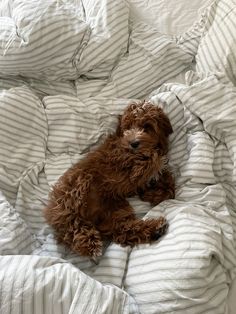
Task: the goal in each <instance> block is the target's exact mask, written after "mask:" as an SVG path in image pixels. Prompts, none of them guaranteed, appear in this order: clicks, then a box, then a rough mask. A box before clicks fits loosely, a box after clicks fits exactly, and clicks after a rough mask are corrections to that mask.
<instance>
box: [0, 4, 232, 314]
mask: <svg viewBox="0 0 236 314" xmlns="http://www.w3.org/2000/svg"><path fill="white" fill-rule="evenodd" d="M217 3H219V6H217V5H216V6H215V7H214V6H212V7H210V8H209V9H208V10H207V11H206V12H205V14H204V15H203V17H202V18H201V20H200V21H199V22H198V24H197V26H195V27H194V28H193V29H191V30H189V32H187V33H186V34H182V35H181V36H178V37H172V36H167V35H165V34H161V33H159V32H158V31H157V30H156V29H154V28H152V27H150V26H148V25H146V24H144V23H137V22H133V21H132V20H131V19H130V15H129V6H128V4H127V2H126V1H121V0H116V1H114V0H113V1H111V0H103V1H72V0H71V1H69V2H68V1H62V0H61V1H54V0H50V1H35V2H34V1H23V0H18V1H10V0H9V1H5V0H4V1H3V2H2V4H1V7H0V8H1V12H2V16H3V17H2V18H1V26H0V27H1V28H3V29H4V32H1V35H0V36H1V37H0V42H1V45H0V48H1V53H0V76H1V78H0V87H1V90H0V121H1V123H0V142H1V145H0V152H1V153H0V189H1V191H2V192H1V194H0V215H1V219H0V264H1V267H0V285H1V289H0V295H1V298H0V300H1V301H0V302H1V303H0V309H1V313H13V314H14V313H19V312H20V313H24V314H25V313H26V314H27V313H29V314H32V313H37V314H38V313H56V314H58V313H99V314H100V313H175V312H179V313H205V312H206V313H222V314H223V313H225V312H226V310H227V307H226V298H227V294H228V290H229V284H230V282H231V280H232V279H233V278H234V277H235V266H236V265H235V264H236V256H235V254H236V251H235V231H236V211H235V208H236V190H235V180H236V165H235V163H236V155H235V154H236V134H235V121H236V109H235V108H236V107H235V100H234V99H236V89H235V85H234V84H233V83H234V82H233V81H232V80H231V77H230V76H228V75H226V73H225V71H223V70H222V69H224V65H223V66H222V68H220V69H219V68H217V69H214V68H213V67H211V69H210V70H209V71H207V72H204V71H203V69H202V68H200V66H199V64H198V63H197V65H196V69H197V71H193V70H190V71H188V70H189V69H190V68H192V63H193V61H194V60H195V56H196V55H197V53H198V55H199V56H200V55H201V54H200V51H199V50H198V49H200V48H201V46H199V43H200V42H201V38H202V36H201V33H203V32H204V30H205V25H208V24H207V21H209V16H212V14H210V13H209V12H213V11H212V10H215V8H217V10H218V11H217V12H221V10H220V8H222V3H223V4H224V5H223V8H224V9H225V6H226V5H225V3H226V4H227V7H229V6H230V4H231V3H232V1H230V0H228V1H226V0H225V1H217ZM36 4H37V6H36ZM34 17H37V18H34ZM13 30H14V31H13ZM41 30H42V31H41ZM9 34H11V35H9ZM47 37H48V38H50V40H49V41H47V40H46V38H47ZM199 47H200V48H199ZM38 48H40V50H39V51H38ZM54 48H56V49H54ZM26 56H27V57H26ZM198 60H199V59H198V58H196V62H198ZM201 62H202V61H201ZM227 69H228V68H227ZM230 69H231V68H230ZM186 71H187V72H186ZM183 72H186V75H185V80H184V82H183V83H182V84H178V83H175V82H172V83H168V81H172V80H174V78H175V76H176V75H178V74H179V73H183ZM142 97H146V98H147V99H150V100H151V101H152V102H153V103H154V104H156V105H158V106H161V107H162V108H163V110H164V111H165V112H166V114H167V115H168V116H169V118H170V121H171V123H172V126H173V130H174V132H173V134H172V135H171V137H170V151H169V159H170V165H171V167H172V170H173V173H174V175H175V177H176V186H177V191H176V198H175V199H174V200H167V201H164V202H162V203H161V204H159V205H158V206H155V207H153V208H152V207H151V206H150V205H149V204H147V203H144V202H141V201H140V200H138V199H136V198H133V199H130V203H131V204H132V205H133V206H134V208H135V210H136V212H137V214H138V215H140V216H143V217H144V219H146V218H147V217H158V216H159V215H164V216H166V218H167V219H168V221H169V230H168V232H167V234H166V235H165V236H163V237H162V238H161V239H160V240H159V241H157V242H155V243H153V244H151V245H149V244H146V245H140V246H138V247H136V248H133V249H130V248H129V247H127V248H123V247H120V246H118V245H116V244H110V245H109V246H108V248H107V249H106V251H105V252H104V255H103V256H102V257H101V259H100V261H99V264H98V265H95V264H94V263H93V262H91V261H90V260H89V259H87V258H84V257H81V256H78V255H76V254H72V253H71V252H69V251H68V250H67V249H66V248H65V247H63V246H61V245H58V244H57V243H56V241H55V239H54V236H53V230H52V229H51V228H50V227H49V226H48V225H47V224H46V223H45V220H44V217H43V215H42V209H43V207H44V206H45V204H46V203H47V197H48V192H49V190H50V188H51V187H52V185H53V184H54V183H55V182H56V180H57V179H58V178H59V176H60V175H62V174H63V172H64V171H65V170H66V169H68V167H70V166H71V165H73V164H74V163H75V162H77V161H78V160H80V159H81V158H83V157H84V156H86V153H87V152H88V151H89V150H90V149H93V147H95V146H96V145H97V144H99V143H100V142H101V141H102V140H103V138H104V137H105V136H106V135H107V134H109V133H111V132H112V131H113V130H114V129H115V127H116V124H117V116H118V115H119V114H122V112H123V110H124V108H125V106H126V105H127V104H128V103H129V102H130V101H131V100H135V99H137V98H142Z"/></svg>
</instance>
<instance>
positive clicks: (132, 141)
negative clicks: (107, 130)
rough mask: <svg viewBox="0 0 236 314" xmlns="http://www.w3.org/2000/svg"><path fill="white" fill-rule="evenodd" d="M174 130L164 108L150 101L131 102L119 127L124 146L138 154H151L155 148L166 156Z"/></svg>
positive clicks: (118, 132) (121, 118) (161, 154)
mask: <svg viewBox="0 0 236 314" xmlns="http://www.w3.org/2000/svg"><path fill="white" fill-rule="evenodd" d="M172 132H173V130H172V127H171V124H170V121H169V119H168V117H167V116H166V115H165V114H164V112H163V110H162V109H161V108H158V107H157V106H155V105H153V104H151V103H150V102H143V103H132V104H130V105H129V106H128V107H127V109H126V110H125V112H124V114H123V115H122V116H121V117H120V121H119V125H118V128H117V135H119V136H120V138H121V143H122V146H123V147H125V148H127V149H129V150H130V152H132V153H134V154H138V155H141V154H143V155H149V154H150V153H151V152H153V151H154V150H155V151H156V152H158V155H160V156H165V155H166V154H167V151H168V137H169V135H170V134H171V133H172Z"/></svg>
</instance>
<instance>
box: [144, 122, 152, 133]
mask: <svg viewBox="0 0 236 314" xmlns="http://www.w3.org/2000/svg"><path fill="white" fill-rule="evenodd" d="M143 129H144V131H146V132H147V131H150V130H151V129H152V125H151V124H150V123H145V124H144V125H143Z"/></svg>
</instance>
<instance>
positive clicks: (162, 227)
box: [152, 217, 169, 241]
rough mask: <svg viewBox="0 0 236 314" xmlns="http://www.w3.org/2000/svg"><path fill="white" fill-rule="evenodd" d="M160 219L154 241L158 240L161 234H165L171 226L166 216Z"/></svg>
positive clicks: (153, 237) (153, 236)
mask: <svg viewBox="0 0 236 314" xmlns="http://www.w3.org/2000/svg"><path fill="white" fill-rule="evenodd" d="M158 221H159V224H158V225H157V227H156V231H155V233H154V234H153V235H152V240H153V241H156V240H158V239H159V238H160V237H161V236H163V235H164V234H165V233H166V231H167V229H168V227H169V224H168V221H167V220H166V219H165V218H164V217H160V218H159V219H158Z"/></svg>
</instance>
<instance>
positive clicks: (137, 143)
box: [130, 140, 140, 148]
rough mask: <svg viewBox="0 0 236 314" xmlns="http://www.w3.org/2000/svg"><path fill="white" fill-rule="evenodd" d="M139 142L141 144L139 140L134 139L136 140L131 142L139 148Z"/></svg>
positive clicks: (133, 146)
mask: <svg viewBox="0 0 236 314" xmlns="http://www.w3.org/2000/svg"><path fill="white" fill-rule="evenodd" d="M139 144H140V142H139V140H134V141H132V142H131V143H130V146H131V147H132V148H138V147H139Z"/></svg>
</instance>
